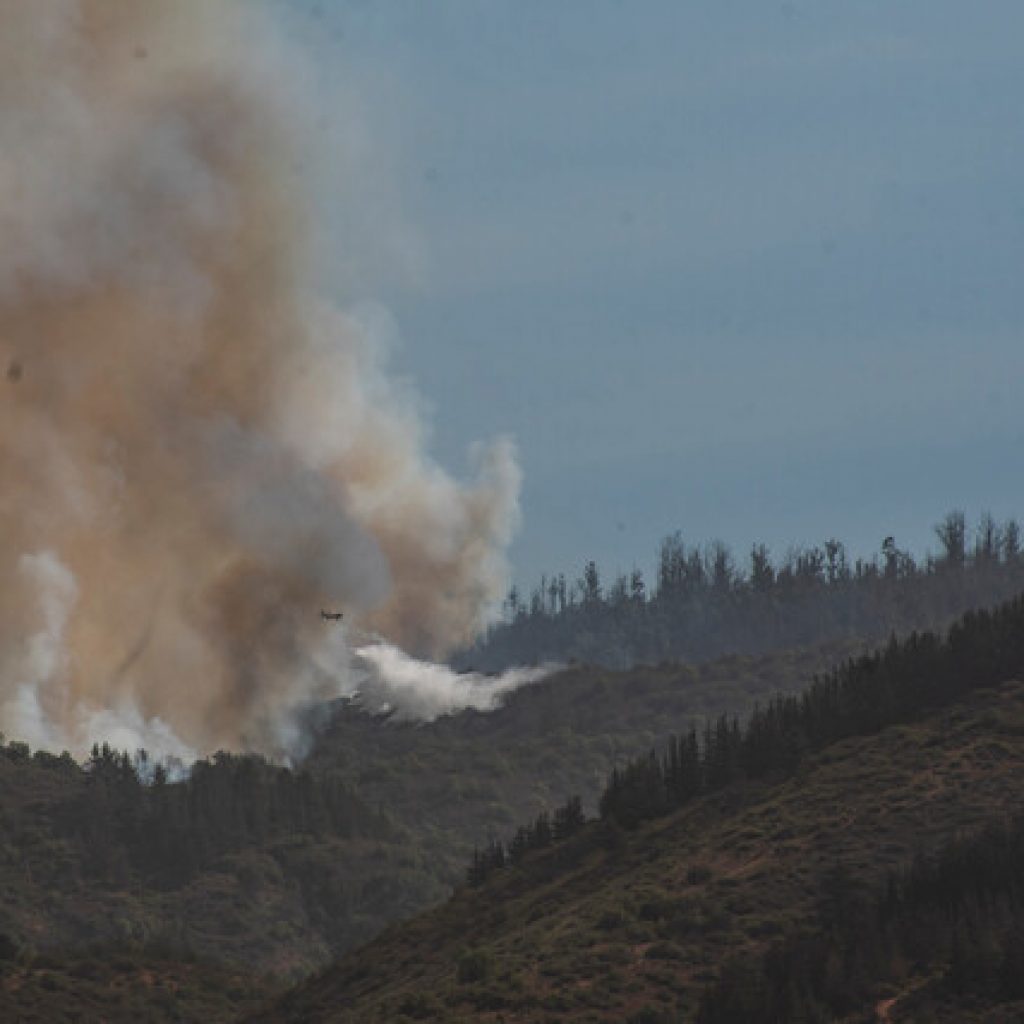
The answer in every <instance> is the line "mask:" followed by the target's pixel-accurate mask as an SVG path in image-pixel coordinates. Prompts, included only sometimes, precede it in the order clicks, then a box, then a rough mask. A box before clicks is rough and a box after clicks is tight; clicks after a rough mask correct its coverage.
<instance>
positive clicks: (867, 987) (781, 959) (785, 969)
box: [697, 818, 1024, 1024]
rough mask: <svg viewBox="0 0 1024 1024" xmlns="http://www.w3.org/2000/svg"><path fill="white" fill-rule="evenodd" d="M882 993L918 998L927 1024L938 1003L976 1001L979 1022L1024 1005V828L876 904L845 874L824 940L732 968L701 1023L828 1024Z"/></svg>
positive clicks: (709, 996) (952, 851)
mask: <svg viewBox="0 0 1024 1024" xmlns="http://www.w3.org/2000/svg"><path fill="white" fill-rule="evenodd" d="M911 974H912V975H913V977H911ZM929 978H930V980H929ZM922 982H923V984H922ZM883 983H889V984H891V985H896V986H897V987H906V988H909V989H916V994H915V995H914V996H912V997H911V998H912V999H916V1000H917V1002H918V1004H919V1006H921V1007H924V1009H921V1010H920V1011H919V1015H918V1017H917V1018H916V1019H926V1018H927V1016H928V1014H927V1009H926V1007H927V1005H928V1002H929V1001H931V1002H932V1003H933V1004H934V1003H939V1004H941V1005H945V1006H949V1005H952V1004H954V1003H955V1001H956V1000H958V999H961V998H968V999H970V1000H971V1001H972V1004H973V1008H974V1010H975V1011H977V1010H978V1008H979V1007H980V1006H984V1005H998V1004H1000V1003H1005V1002H1011V1001H1014V1000H1020V999H1024V818H1017V819H1016V820H1014V821H1013V822H1011V823H997V824H993V825H991V826H990V827H988V828H986V829H985V830H983V831H981V832H980V833H978V834H976V835H974V836H971V837H969V838H960V839H957V840H954V841H953V842H951V843H949V844H947V845H946V846H945V847H943V848H942V849H941V850H940V851H939V852H938V853H937V854H936V855H935V856H933V857H930V858H926V857H923V856H922V857H918V858H917V859H916V860H915V861H914V863H913V864H912V865H911V866H910V867H909V868H907V869H906V870H904V871H901V872H897V873H893V874H891V875H890V876H889V878H888V881H887V884H886V885H885V886H884V888H883V890H882V895H881V896H879V897H877V898H876V899H874V900H871V899H867V900H865V899H863V898H862V894H860V893H858V892H857V890H856V887H855V886H853V884H852V882H851V881H850V879H849V876H847V875H846V874H845V873H844V872H843V871H841V870H838V869H837V871H836V872H834V873H833V875H832V876H830V877H829V878H828V879H827V880H826V886H825V889H824V891H823V892H822V898H821V900H820V911H819V921H818V923H817V928H816V929H815V930H813V931H807V932H804V933H802V934H799V935H795V936H791V937H790V938H788V939H786V940H785V941H783V942H782V943H780V944H778V945H776V946H775V947H773V948H772V949H770V950H769V951H768V952H766V953H765V954H764V955H763V956H762V957H761V958H759V959H757V960H754V961H751V960H737V961H735V962H734V963H732V964H730V965H729V966H728V967H727V968H726V969H725V970H724V971H723V973H722V976H721V978H720V979H719V981H718V982H717V983H716V984H715V985H713V986H712V987H710V988H709V989H708V990H707V992H706V993H705V994H704V996H703V999H702V1001H701V1006H700V1010H699V1012H698V1016H697V1020H698V1024H788V1022H791V1021H792V1022H794V1024H795V1022H797V1021H799V1022H802V1024H815V1022H822V1024H825V1022H829V1021H833V1020H836V1019H839V1018H845V1017H846V1016H847V1015H849V1014H852V1013H854V1012H856V1011H863V1010H864V1008H865V1007H866V1006H867V1005H869V1004H870V1003H871V1002H873V1001H874V1000H876V999H877V998H878V995H879V993H880V991H881V990H880V986H881V984H883Z"/></svg>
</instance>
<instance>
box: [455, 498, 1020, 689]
mask: <svg viewBox="0 0 1024 1024" xmlns="http://www.w3.org/2000/svg"><path fill="white" fill-rule="evenodd" d="M935 533H936V537H937V539H938V541H939V544H940V549H941V550H940V551H939V553H938V554H935V555H932V554H929V555H926V556H925V558H924V559H922V560H921V561H917V560H915V559H914V558H913V557H912V556H911V555H910V553H909V552H907V551H904V550H901V549H900V548H899V547H898V546H897V544H896V541H895V540H894V538H892V537H886V538H885V540H884V541H883V542H882V544H881V548H880V550H879V552H878V553H877V554H875V555H874V556H872V557H870V558H867V559H863V558H860V559H856V560H854V561H852V562H851V560H850V559H849V558H848V556H847V553H846V549H845V547H844V545H843V544H842V543H840V542H839V541H837V540H835V539H834V538H830V539H829V540H826V541H825V542H824V543H823V544H821V545H820V546H811V547H806V548H796V549H792V550H790V551H789V552H788V553H787V554H786V555H785V557H784V558H783V559H781V561H779V562H778V563H773V562H772V559H771V556H770V554H769V552H768V549H767V548H766V547H765V546H764V545H763V544H755V545H754V547H753V548H752V550H751V552H750V557H749V560H748V564H747V567H746V569H745V570H743V569H741V568H739V566H738V564H737V561H736V559H735V558H734V556H733V554H732V552H731V551H730V550H729V549H728V547H726V545H724V544H723V543H721V542H720V541H715V542H713V543H712V544H709V545H706V546H704V547H689V546H687V545H686V544H685V543H684V542H683V539H682V537H681V535H680V534H679V533H675V534H673V535H672V536H670V537H666V538H665V540H664V541H663V542H662V545H661V549H660V551H659V553H658V566H657V582H656V584H655V586H653V587H651V588H650V589H648V587H647V584H646V583H645V581H644V578H643V575H642V573H641V572H639V571H637V570H634V571H633V572H632V573H631V574H630V575H629V576H625V575H620V576H619V577H618V578H617V579H616V580H615V581H614V582H613V583H612V585H611V586H610V587H607V588H606V587H605V586H604V585H603V584H602V579H601V574H600V572H599V570H598V567H597V565H596V563H594V562H588V563H587V565H586V566H585V567H584V569H583V572H582V574H581V576H580V578H579V579H578V580H577V581H576V582H575V584H569V583H568V582H567V581H566V577H565V575H564V573H562V574H556V575H553V576H551V577H545V578H543V579H542V580H541V581H540V583H539V584H538V585H537V586H536V587H535V588H534V589H533V591H532V592H531V594H530V596H529V598H528V599H525V600H524V599H523V598H522V597H521V596H520V594H519V592H518V590H517V589H516V588H513V589H512V591H511V592H510V593H509V596H508V599H507V600H506V602H505V621H503V622H501V623H499V624H497V625H496V626H494V627H493V628H492V629H491V630H490V631H489V632H488V633H487V634H486V636H484V637H483V638H481V640H480V641H479V642H478V643H476V644H475V645H474V646H473V647H471V648H470V649H469V650H467V651H464V652H462V653H461V654H460V655H459V656H458V658H457V659H456V661H457V663H458V664H459V665H460V666H463V667H465V666H473V667H475V668H478V669H483V670H486V671H497V670H499V669H502V668H505V667H507V666H508V665H512V664H528V663H529V664H537V663H541V662H546V661H568V660H577V661H581V662H589V663H592V664H601V665H608V666H610V667H615V668H625V667H629V666H632V665H637V664H658V663H660V662H663V661H689V662H693V661H703V660H707V659H711V658H717V657H719V656H721V655H723V654H761V653H764V652H766V651H775V650H785V649H787V648H791V647H800V646H807V645H818V644H822V643H827V642H830V641H844V640H849V639H850V638H855V639H857V640H862V641H869V642H871V643H880V642H884V640H885V639H886V637H888V636H889V635H890V634H891V633H893V632H897V633H909V632H911V631H912V630H921V629H935V628H939V627H942V626H945V625H946V624H947V623H948V622H950V621H951V620H952V619H954V618H955V617H956V616H958V615H962V614H963V613H964V612H966V611H968V610H969V609H971V608H979V607H983V606H987V605H993V604H996V603H998V602H1000V601H1005V600H1006V599H1007V598H1009V597H1012V596H1013V595H1014V594H1016V593H1018V592H1020V591H1021V590H1024V557H1022V551H1021V531H1020V527H1019V525H1018V524H1017V523H1016V522H1015V521H1014V520H1010V521H1009V522H1007V523H1005V524H1003V525H1002V526H999V525H997V524H996V523H995V522H994V521H993V519H992V517H991V516H988V515H985V516H982V518H981V521H980V522H979V523H978V525H977V529H976V532H975V537H974V539H973V543H972V541H971V539H970V538H969V536H968V528H967V523H966V520H965V518H964V515H963V513H961V512H951V513H950V514H949V515H947V516H946V517H945V518H944V519H943V520H942V522H941V523H939V524H938V526H936V528H935Z"/></svg>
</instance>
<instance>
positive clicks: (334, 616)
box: [320, 608, 345, 622]
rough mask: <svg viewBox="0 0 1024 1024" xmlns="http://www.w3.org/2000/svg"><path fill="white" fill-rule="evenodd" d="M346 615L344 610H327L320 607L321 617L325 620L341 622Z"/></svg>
mask: <svg viewBox="0 0 1024 1024" xmlns="http://www.w3.org/2000/svg"><path fill="white" fill-rule="evenodd" d="M344 617H345V613H344V612H325V611H324V610H323V608H321V609H320V618H321V619H323V620H324V622H341V620H342V619H343V618H344Z"/></svg>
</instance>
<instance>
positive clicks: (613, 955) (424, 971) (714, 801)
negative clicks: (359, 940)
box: [266, 599, 1024, 1024]
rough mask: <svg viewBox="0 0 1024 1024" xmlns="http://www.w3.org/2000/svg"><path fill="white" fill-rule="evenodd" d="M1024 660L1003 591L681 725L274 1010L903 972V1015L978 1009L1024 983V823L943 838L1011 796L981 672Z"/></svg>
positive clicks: (797, 998) (564, 1009) (731, 999)
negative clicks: (585, 811)
mask: <svg viewBox="0 0 1024 1024" xmlns="http://www.w3.org/2000/svg"><path fill="white" fill-rule="evenodd" d="M1022 670H1024V599H1018V600H1015V601H1013V602H1011V603H1009V604H1007V605H1006V606H1004V607H1002V608H999V609H997V610H996V611H994V612H978V613H971V614H969V615H967V616H966V617H965V618H964V619H963V621H962V622H961V623H958V624H957V625H955V626H954V627H953V628H951V629H950V631H949V633H948V636H947V637H946V638H945V639H940V638H938V637H937V636H935V635H933V634H924V635H917V634H915V635H912V636H911V637H909V638H907V639H906V640H905V641H902V642H900V641H896V640H893V641H891V642H890V644H889V645H888V646H887V647H886V648H885V649H884V650H883V651H880V652H878V653H877V654H875V655H872V656H864V657H861V658H858V659H854V660H850V661H849V662H848V663H847V664H846V665H845V666H843V667H842V668H840V669H837V670H835V671H833V672H832V673H831V674H829V675H828V676H825V677H822V678H819V679H817V680H816V681H815V683H814V684H813V685H812V686H811V687H810V688H809V689H808V690H807V691H806V692H805V693H804V694H802V695H798V696H780V697H777V698H775V699H773V700H772V701H770V702H769V703H768V705H767V706H766V707H765V708H764V709H763V710H757V711H755V712H754V713H753V714H752V716H751V717H750V719H749V721H748V722H747V723H746V724H745V726H741V725H740V723H739V721H738V720H737V719H735V718H730V717H729V716H722V717H720V718H719V719H718V721H717V723H711V724H708V725H707V726H706V727H705V729H704V730H703V742H701V741H700V740H699V739H698V732H697V730H696V729H691V730H690V732H689V733H687V734H684V735H683V736H682V737H678V736H677V737H675V738H673V739H671V740H670V742H669V743H668V746H667V750H666V751H665V752H664V753H662V754H661V755H658V754H655V753H650V754H647V755H645V756H644V757H642V758H640V759H636V760H633V761H632V762H630V763H629V764H628V765H626V766H625V767H624V768H623V769H622V770H621V771H618V770H617V771H615V772H614V773H613V775H612V778H611V781H610V783H609V786H608V788H607V790H606V791H605V796H604V799H603V800H602V818H601V820H599V821H596V822H591V823H589V824H587V823H584V822H583V821H582V820H580V818H579V817H578V816H577V815H576V813H575V809H576V808H577V807H578V805H577V803H576V802H575V801H570V803H569V804H568V805H566V809H565V810H563V817H565V816H567V815H568V816H569V817H571V819H572V823H573V824H572V827H571V828H570V829H563V835H562V838H561V840H560V841H555V840H554V837H553V835H552V832H553V829H552V824H551V821H550V820H549V819H548V818H547V817H546V816H542V817H540V818H538V819H537V821H535V822H534V823H533V824H532V825H531V826H527V827H524V828H521V829H520V830H519V832H518V833H516V835H515V838H514V839H513V841H512V843H510V845H509V847H508V848H507V849H506V848H505V847H504V845H503V844H501V843H498V842H493V841H492V842H491V844H490V845H489V846H488V848H487V850H486V851H485V852H484V853H483V854H480V853H479V852H478V854H477V856H476V858H475V860H474V863H473V865H472V867H471V871H470V875H471V880H472V881H473V882H474V883H475V885H474V886H473V887H471V888H469V889H466V890H463V891H462V892H460V893H459V894H458V895H457V896H456V897H455V898H454V899H453V900H452V901H451V902H450V903H449V904H448V905H447V906H445V907H443V908H439V909H438V910H436V911H434V912H432V913H430V914H427V915H423V916H421V917H419V918H416V919H413V920H412V921H410V922H407V923H406V924H404V925H403V926H402V927H401V928H397V929H396V928H393V929H391V930H389V931H388V932H386V933H385V934H384V935H383V936H382V937H381V938H380V939H379V940H377V941H376V942H374V943H371V944H370V946H368V947H366V948H365V949H363V950H360V951H358V952H356V953H354V954H352V955H350V956H349V957H348V958H346V959H345V960H344V961H342V963H341V964H340V965H339V966H338V967H336V968H334V969H332V970H329V971H327V972H325V973H324V974H322V975H321V976H319V977H318V978H316V979H314V980H312V981H311V982H309V983H307V984H306V985H304V986H302V987H300V988H299V989H298V990H296V991H295V992H293V993H291V994H290V995H289V996H288V997H286V998H285V999H284V1000H282V1001H281V1002H279V1003H278V1004H276V1005H275V1008H274V1010H273V1016H272V1018H269V1017H268V1018H266V1019H280V1020H338V1021H348V1020H352V1021H354V1020H360V1021H374V1020H380V1021H383V1020H392V1019H397V1015H400V1014H406V1010H407V1009H408V1008H410V1007H415V1008H416V1014H418V1015H419V1016H420V1019H437V1020H446V1021H447V1020H451V1021H457V1020H497V1019H499V1016H496V1015H497V1014H500V1019H502V1020H504V1021H506V1022H511V1021H533V1020H544V1019H547V1018H548V1017H552V1018H557V1019H559V1020H566V1021H570V1020H580V1021H583V1020H590V1021H602V1020H607V1021H612V1020H614V1021H620V1020H624V1019H639V1020H659V1019H660V1020H666V1021H678V1020H683V1019H689V1016H690V1015H693V1014H694V1013H697V1012H699V1013H700V1015H701V1020H702V1022H706V1024H729V1022H731V1021H741V1020H744V1021H745V1020H750V1021H754V1022H755V1024H756V1022H758V1021H764V1022H765V1024H767V1022H769V1021H773V1022H774V1021H779V1022H780V1024H782V1022H785V1021H789V1020H792V1021H797V1020H810V1021H816V1020H822V1021H824V1020H834V1019H838V1015H850V1014H853V1015H854V1016H852V1017H851V1018H850V1019H851V1020H854V1019H861V1018H859V1017H856V1014H857V1013H860V1012H861V1011H864V1012H866V1013H868V1015H869V1017H868V1019H870V1012H871V1007H872V1006H873V1005H874V1004H873V1003H871V1002H870V1000H872V999H875V998H876V997H877V998H878V999H879V1000H881V999H882V998H883V996H885V995H886V993H887V992H888V991H889V990H888V989H886V988H884V986H883V982H886V983H889V984H892V983H893V982H894V981H896V982H902V983H905V984H909V985H910V989H909V990H908V991H905V992H904V991H902V990H901V991H900V993H899V998H900V1000H902V999H903V997H904V996H906V999H907V1005H911V1003H912V1001H913V1000H917V1002H918V1003H921V1002H922V1000H927V999H929V998H930V999H932V1001H933V1002H934V1000H935V999H936V998H937V997H938V998H939V1000H940V1005H941V1000H942V999H946V1000H947V1001H948V998H949V994H950V993H953V995H955V996H956V997H957V998H958V999H963V1000H967V1001H968V1002H966V1003H964V1004H963V1005H962V1006H961V1013H962V1015H961V1017H960V1018H959V1019H963V1020H971V1019H979V1020H980V1019H981V1018H980V1017H973V1016H972V1014H973V1013H974V1009H972V1008H971V1006H973V1005H974V1004H971V1005H968V1003H970V1001H971V1000H973V1001H974V1003H978V1002H979V1000H981V1001H985V1000H988V1001H989V1002H993V1003H1000V1002H1004V1001H1005V1000H1006V999H1017V998H1019V993H1017V991H1016V989H1015V988H1014V985H1015V980H1014V974H1013V967H1012V965H1013V964H1015V963H1016V962H1017V960H1016V958H1017V957H1018V953H1019V942H1018V937H1019V935H1021V934H1024V921H1021V920H1020V919H1019V918H1020V916H1021V915H1018V914H1017V901H1018V899H1019V892H1020V889H1021V887H1020V878H1019V874H1018V873H1019V870H1020V868H1019V857H1018V856H1017V855H1018V853H1019V849H1020V843H1021V840H1020V837H1019V835H1018V832H1019V831H1020V830H1021V827H1020V826H1014V829H1013V830H1010V829H1006V828H1004V829H1003V830H1002V831H1000V830H999V829H998V828H991V827H990V828H989V830H988V831H987V832H984V833H983V834H982V835H981V837H980V838H976V839H973V840H971V841H970V842H968V843H966V844H964V843H960V844H959V845H957V844H955V843H954V844H953V845H949V844H950V843H951V841H953V840H954V839H955V837H956V836H958V835H960V834H961V833H963V832H965V831H970V830H978V829H981V828H984V827H986V826H990V824H991V822H993V821H997V820H999V819H1000V818H1001V816H1002V815H1004V814H1005V813H1006V811H1007V810H1008V809H1014V810H1019V809H1020V803H1019V800H1020V797H1019V782H1020V778H1021V776H1022V774H1024V685H1021V684H1019V683H1007V684H1002V685H999V684H1000V683H1001V681H1002V680H1004V679H1008V678H1017V677H1019V676H1020V675H1021V674H1022ZM569 808H573V809H574V811H573V812H572V813H570V812H569V810H568V809H569ZM943 848H944V849H943ZM512 849H515V850H516V855H515V856H514V857H513V856H512V855H511V850H512ZM936 851H940V852H939V853H938V854H936ZM930 856H935V857H936V859H935V861H934V862H933V861H930V860H929V859H928V858H929V857H930ZM910 863H912V866H911V867H910V868H909V869H908V868H906V865H907V864H910ZM932 865H934V866H932ZM498 868H501V869H502V870H496V869H498ZM886 872H888V873H889V874H888V880H887V876H886ZM986 879H991V881H986ZM879 891H884V892H885V893H886V900H885V901H884V902H883V903H879V901H878V898H877V897H873V896H872V893H877V892H879ZM872 906H881V907H882V908H883V910H882V911H879V912H878V913H875V914H871V913H867V914H865V913H864V909H863V908H865V907H867V908H870V907H872ZM936 914H939V915H944V916H943V917H942V921H940V922H939V924H940V926H935V927H933V926H932V924H931V921H932V918H933V917H934V916H935V915H936ZM808 921H812V922H813V921H817V922H819V923H820V925H819V927H820V931H819V933H813V932H812V933H810V934H808V932H807V922H808ZM943 921H944V923H945V927H944V929H943V927H941V925H942V922H943ZM922 922H923V923H922ZM968 931H969V936H968V935H967V932H968ZM865 943H868V944H871V945H873V947H875V953H873V954H872V955H871V956H865V955H862V954H861V953H859V952H858V950H859V949H860V948H861V947H862V946H863V945H864V944H865ZM978 949H981V950H982V952H981V953H978V952H977V950H978ZM907 963H913V964H914V967H913V969H909V968H906V967H905V966H902V965H905V964H907ZM402 964H405V965H408V966H409V968H410V970H408V971H406V970H404V969H403V968H402V967H401V966H398V967H397V968H393V969H392V968H389V967H388V966H387V965H402ZM413 964H415V965H416V969H415V971H412V970H411V966H412V965H413ZM723 965H728V966H726V967H725V973H724V974H723V973H722V972H723ZM752 965H753V966H752ZM894 965H895V966H894ZM427 994H429V997H430V998H429V1000H428V1001H426V1002H423V1001H422V1000H421V997H425V996H426V995H427ZM936 994H938V995H936ZM892 998H896V997H895V996H894V997H892ZM866 1000H867V1002H865V1001H866ZM979 1005H980V1004H979ZM403 1008H405V1009H403ZM406 1015H408V1014H406ZM921 1019H924V1018H921ZM929 1019H931V1018H929Z"/></svg>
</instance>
